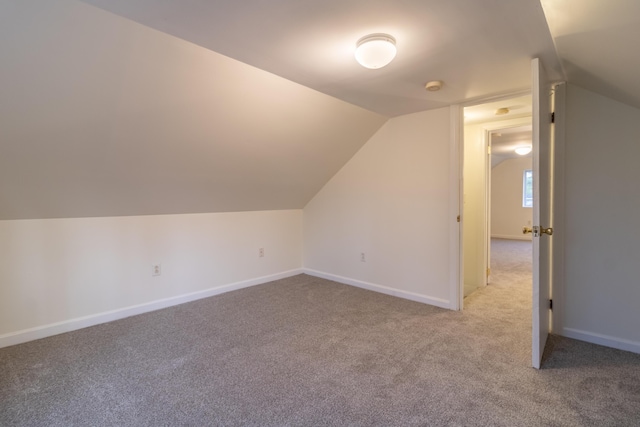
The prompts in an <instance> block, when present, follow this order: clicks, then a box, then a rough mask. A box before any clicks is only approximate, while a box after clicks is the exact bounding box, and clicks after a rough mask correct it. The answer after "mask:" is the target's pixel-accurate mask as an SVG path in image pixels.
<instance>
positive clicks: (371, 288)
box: [303, 268, 451, 309]
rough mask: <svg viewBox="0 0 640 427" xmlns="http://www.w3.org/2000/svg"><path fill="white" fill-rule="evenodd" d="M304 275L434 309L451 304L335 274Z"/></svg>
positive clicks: (448, 306) (317, 273)
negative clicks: (429, 306)
mask: <svg viewBox="0 0 640 427" xmlns="http://www.w3.org/2000/svg"><path fill="white" fill-rule="evenodd" d="M303 271H304V273H305V274H308V275H310V276H315V277H320V278H322V279H327V280H333V281H334V282H338V283H342V284H345V285H350V286H355V287H357V288H362V289H367V290H369V291H374V292H379V293H381V294H386V295H391V296H394V297H398V298H404V299H408V300H411V301H416V302H421V303H424V304H429V305H435V306H436V307H441V308H448V309H451V302H450V301H448V300H445V299H441V298H434V297H430V296H427V295H421V294H416V293H414V292H408V291H402V290H399V289H394V288H389V287H387V286H382V285H376V284H374V283H369V282H363V281H361V280H356V279H350V278H348V277H343V276H338V275H336V274H331V273H325V272H323V271H318V270H312V269H310V268H305V269H303Z"/></svg>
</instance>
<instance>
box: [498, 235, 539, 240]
mask: <svg viewBox="0 0 640 427" xmlns="http://www.w3.org/2000/svg"><path fill="white" fill-rule="evenodd" d="M491 238H492V239H507V240H528V241H531V235H525V234H522V235H520V234H516V235H511V234H492V235H491Z"/></svg>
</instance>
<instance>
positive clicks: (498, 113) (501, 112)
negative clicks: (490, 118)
mask: <svg viewBox="0 0 640 427" xmlns="http://www.w3.org/2000/svg"><path fill="white" fill-rule="evenodd" d="M505 114H509V109H508V108H498V109H497V110H496V116H503V115H505Z"/></svg>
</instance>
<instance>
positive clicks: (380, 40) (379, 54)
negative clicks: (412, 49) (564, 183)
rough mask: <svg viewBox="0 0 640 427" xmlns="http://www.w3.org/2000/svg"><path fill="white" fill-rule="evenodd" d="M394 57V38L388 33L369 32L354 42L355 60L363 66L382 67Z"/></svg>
mask: <svg viewBox="0 0 640 427" xmlns="http://www.w3.org/2000/svg"><path fill="white" fill-rule="evenodd" d="M395 57H396V39H394V38H393V37H391V36H390V35H388V34H371V35H368V36H365V37H363V38H361V39H360V40H358V43H356V61H358V63H359V64H360V65H362V66H363V67H365V68H371V69H376V68H382V67H384V66H385V65H387V64H389V63H390V62H391V61H392V60H393V58H395Z"/></svg>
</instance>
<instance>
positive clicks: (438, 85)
mask: <svg viewBox="0 0 640 427" xmlns="http://www.w3.org/2000/svg"><path fill="white" fill-rule="evenodd" d="M424 88H425V89H426V90H428V91H430V92H436V91H439V90H440V89H442V81H440V80H433V81H431V82H429V83H427V84H426V85H425V86H424Z"/></svg>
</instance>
